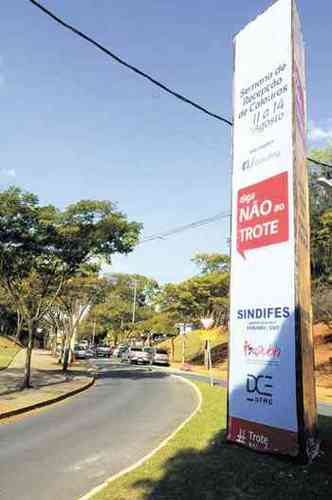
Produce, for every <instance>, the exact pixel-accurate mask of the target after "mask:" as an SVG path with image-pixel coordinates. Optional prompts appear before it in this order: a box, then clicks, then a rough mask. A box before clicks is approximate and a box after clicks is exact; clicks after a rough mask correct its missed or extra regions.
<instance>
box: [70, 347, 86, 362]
mask: <svg viewBox="0 0 332 500" xmlns="http://www.w3.org/2000/svg"><path fill="white" fill-rule="evenodd" d="M86 351H87V350H86V349H85V348H84V347H82V346H81V345H78V344H77V345H75V346H74V350H73V353H74V356H75V358H76V359H86V358H87V355H86Z"/></svg>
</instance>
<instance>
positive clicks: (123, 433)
mask: <svg viewBox="0 0 332 500" xmlns="http://www.w3.org/2000/svg"><path fill="white" fill-rule="evenodd" d="M98 364H99V377H98V379H97V381H96V383H95V385H94V386H93V387H92V388H91V389H89V390H88V391H86V392H84V393H81V394H80V395H78V396H75V397H74V398H71V399H69V400H67V401H66V402H64V403H61V404H58V405H54V406H52V407H49V408H48V409H46V410H42V411H40V412H38V413H37V414H34V415H30V416H26V417H24V418H23V419H21V420H19V421H17V422H15V423H10V424H4V425H0V499H1V500H2V499H6V500H8V499H10V500H45V499H47V500H53V499H56V500H74V499H76V498H78V497H80V496H82V495H83V494H85V493H87V492H88V491H89V490H90V489H92V488H94V487H95V486H97V485H99V484H100V483H102V482H103V481H105V480H106V479H107V478H108V477H109V476H111V475H113V474H116V473H117V472H120V471H121V470H122V469H124V468H126V467H128V466H130V465H132V464H133V463H135V462H136V461H137V460H139V459H140V458H142V457H143V456H145V455H146V454H147V453H148V452H150V451H151V450H152V449H153V448H155V447H156V446H158V444H159V443H160V442H161V441H162V440H163V439H165V438H166V437H167V436H168V435H169V434H170V433H171V432H172V431H173V430H175V429H176V428H177V427H178V426H179V425H180V424H181V423H182V422H183V421H184V420H185V419H186V418H187V417H188V416H189V415H190V414H191V413H192V412H193V411H194V409H195V407H196V406H197V396H196V395H195V393H194V391H193V389H191V388H190V386H188V385H187V384H185V383H184V382H183V381H182V380H181V379H179V378H178V377H174V376H172V375H170V374H167V373H163V372H159V371H157V372H155V371H154V372H151V371H149V369H147V368H143V367H138V368H136V367H135V368H132V367H129V366H120V365H112V364H110V362H109V361H103V362H98Z"/></svg>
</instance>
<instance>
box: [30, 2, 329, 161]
mask: <svg viewBox="0 0 332 500" xmlns="http://www.w3.org/2000/svg"><path fill="white" fill-rule="evenodd" d="M28 1H29V2H30V3H32V4H33V5H34V6H35V7H37V8H38V9H40V10H41V11H42V12H43V13H44V14H46V15H47V16H49V17H50V18H51V19H53V20H54V21H55V22H57V23H58V24H60V25H61V26H63V27H64V28H66V29H68V30H70V31H71V32H73V33H74V34H75V35H77V36H79V37H80V38H83V39H84V40H86V41H87V42H88V43H90V44H92V45H94V46H95V47H97V49H99V50H101V51H102V52H104V53H105V54H106V55H108V56H109V57H111V58H112V59H114V60H115V61H117V62H118V63H119V64H122V65H123V66H125V67H126V68H128V69H130V70H131V71H134V73H136V74H138V75H140V76H142V77H143V78H145V79H147V80H149V81H150V82H151V83H153V84H154V85H156V86H157V87H159V88H161V89H162V90H164V91H165V92H167V93H168V94H170V95H172V96H173V97H176V98H177V99H179V100H180V101H183V102H185V103H187V104H189V105H190V106H193V107H194V108H196V109H198V110H199V111H202V112H203V113H205V114H206V115H208V116H211V117H212V118H215V119H217V120H219V121H221V122H223V123H226V125H229V126H230V127H232V126H233V123H232V121H231V120H229V119H228V118H225V117H224V116H222V115H219V114H217V113H213V112H212V111H210V110H208V109H207V108H205V107H204V106H201V105H200V104H198V103H197V102H194V101H192V100H191V99H189V98H188V97H186V96H184V95H182V94H180V93H179V92H176V91H175V90H172V89H171V88H170V87H168V86H167V85H165V84H164V83H161V82H160V81H159V80H156V79H155V78H153V77H152V76H151V75H149V74H148V73H146V72H145V71H142V70H141V69H139V68H137V67H136V66H133V65H132V64H130V63H128V62H127V61H125V60H124V59H122V58H121V57H119V56H117V55H116V54H115V53H114V52H112V51H111V50H109V49H108V48H107V47H105V46H104V45H102V44H101V43H99V42H97V41H96V40H94V39H93V38H92V37H91V36H89V35H87V34H86V33H83V31H80V30H79V29H77V28H75V27H74V26H72V25H71V24H69V23H67V22H66V21H64V20H63V19H61V18H60V17H59V16H57V15H56V14H54V13H53V12H51V11H50V10H49V9H47V8H46V7H44V5H42V4H40V3H39V2H37V1H36V0H28ZM307 159H308V160H309V161H311V162H312V163H315V164H316V165H320V166H322V167H327V168H332V165H329V164H328V163H324V162H320V161H318V160H314V159H312V158H307Z"/></svg>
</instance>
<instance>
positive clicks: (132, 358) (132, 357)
mask: <svg viewBox="0 0 332 500" xmlns="http://www.w3.org/2000/svg"><path fill="white" fill-rule="evenodd" d="M144 349H146V348H143V347H130V348H129V352H128V359H129V363H131V364H133V363H136V364H140V363H142V364H148V363H151V362H152V353H151V352H149V351H146V350H144Z"/></svg>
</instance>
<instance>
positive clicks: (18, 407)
mask: <svg viewBox="0 0 332 500" xmlns="http://www.w3.org/2000/svg"><path fill="white" fill-rule="evenodd" d="M24 363H25V350H22V351H20V352H19V353H18V354H17V355H16V357H15V359H14V360H13V361H12V363H11V364H10V365H9V367H8V368H7V369H5V370H2V371H1V372H0V419H1V418H6V417H9V416H12V415H17V414H19V413H23V412H25V411H29V410H32V409H34V408H39V407H41V406H45V405H47V404H51V403H53V402H56V401H60V400H61V399H64V398H65V397H68V396H70V395H73V394H76V393H77V392H80V391H82V390H84V389H85V388H87V387H89V386H90V385H92V383H93V382H94V378H93V376H92V375H91V373H89V372H88V371H87V369H86V368H85V367H82V366H74V367H72V368H71V369H70V371H69V372H68V373H67V374H64V373H62V370H61V365H59V364H58V363H57V359H56V358H54V357H53V356H52V355H51V354H50V352H49V351H44V350H41V349H36V350H34V351H33V354H32V363H31V366H32V369H31V384H32V386H33V389H25V390H21V388H22V381H23V375H24Z"/></svg>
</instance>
